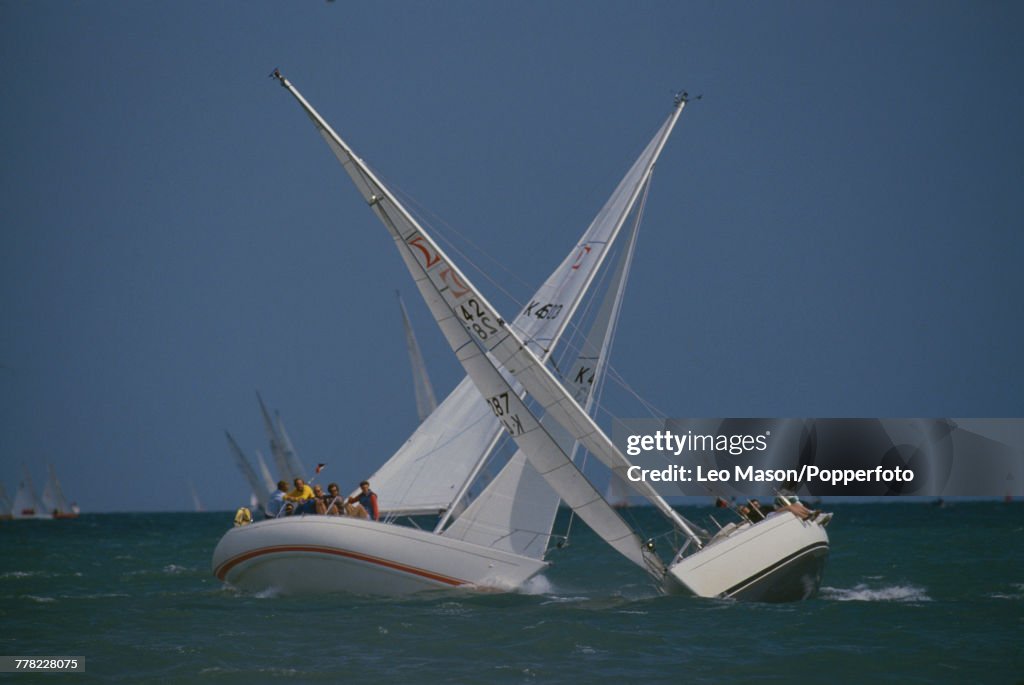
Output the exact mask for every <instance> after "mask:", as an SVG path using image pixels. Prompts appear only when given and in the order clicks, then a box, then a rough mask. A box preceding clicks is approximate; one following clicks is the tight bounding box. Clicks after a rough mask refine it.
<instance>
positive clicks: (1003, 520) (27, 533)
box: [0, 502, 1024, 685]
mask: <svg viewBox="0 0 1024 685" xmlns="http://www.w3.org/2000/svg"><path fill="white" fill-rule="evenodd" d="M828 508H829V509H831V510H832V511H834V512H835V514H836V515H835V519H834V520H833V521H832V523H831V525H830V526H829V535H830V537H831V542H832V553H831V556H830V558H829V561H828V566H827V567H826V570H825V580H824V583H823V587H822V591H821V594H820V596H819V597H817V598H815V599H812V600H809V601H805V602H800V603H794V604H779V605H771V604H754V603H742V602H734V601H725V600H707V599H696V598H688V597H663V596H659V595H658V594H657V593H656V592H655V590H654V588H653V587H652V586H651V585H650V584H649V583H648V582H647V581H646V578H645V576H644V574H642V573H641V572H640V571H639V570H638V569H636V568H635V567H633V566H632V565H631V564H629V563H628V562H626V561H624V560H621V559H620V558H619V557H618V556H617V554H616V553H615V552H614V551H612V550H611V549H610V548H608V547H606V546H605V545H604V544H603V543H602V542H601V541H600V540H599V539H598V538H597V537H596V536H594V535H593V534H592V533H591V532H590V531H589V529H587V527H586V525H585V524H583V523H582V522H580V521H578V520H577V521H575V522H574V523H573V526H572V538H571V543H570V544H569V545H568V546H567V547H565V548H564V549H560V550H556V551H554V552H552V554H551V555H550V560H551V561H552V562H553V563H552V566H551V568H550V569H548V570H547V571H546V572H545V573H544V574H543V575H542V576H540V577H537V578H535V579H534V580H533V581H531V583H530V584H529V586H528V587H527V588H524V589H523V590H522V591H521V592H517V593H512V594H483V593H466V592H455V591H445V592H439V593H437V594H429V595H426V596H419V597H414V598H407V599H379V598H369V597H358V596H349V595H331V596H319V597H281V596H275V595H274V594H273V593H270V592H268V593H261V594H255V595H254V594H246V593H242V592H238V591H236V590H234V589H232V588H230V587H227V586H225V585H224V584H223V583H221V582H220V581H218V580H217V579H216V578H214V577H213V575H212V572H211V570H210V557H211V554H212V552H213V548H214V546H215V545H216V543H217V540H218V539H219V538H220V536H221V535H222V534H223V532H224V531H225V530H226V529H227V528H228V527H230V525H231V520H232V517H233V513H232V512H214V513H203V514H194V513H140V514H96V515H88V514H87V515H83V516H81V517H80V518H79V519H77V520H73V521H3V522H0V625H2V626H3V630H2V631H0V632H2V634H0V654H2V655H10V656H78V657H81V658H82V659H84V662H85V668H86V671H85V673H66V674H59V675H58V674H48V675H39V674H34V675H23V674H0V680H2V681H10V682H47V683H49V682H54V683H57V682H75V683H87V682H103V683H139V682H141V683H146V682H158V681H159V682H162V683H246V684H249V683H278V684H279V683H283V682H296V683H339V682H343V681H352V682H369V683H488V684H490V683H577V682H579V683H592V682H597V683H600V682H609V683H610V682H615V683H636V682H644V683H652V682H653V683H659V682H666V683H667V682H684V683H746V682H756V683H786V684H787V685H794V684H795V683H808V682H825V683H864V682H871V683H945V682H948V683H964V682H971V683H1021V682H1024V544H1022V543H1024V504H1022V503H1020V502H1014V503H1009V504H1006V503H1002V502H958V503H956V504H955V505H953V506H947V507H944V508H940V507H936V506H932V505H930V504H926V503H894V504H835V505H831V504H830V505H829V507H828ZM681 510H682V511H683V513H684V514H685V515H687V516H689V517H692V518H694V519H698V520H699V519H702V518H704V517H706V515H707V514H708V513H714V510H712V509H707V508H702V509H701V508H685V507H684V508H682V509H681ZM628 516H629V517H632V518H633V519H634V521H635V522H636V523H637V524H639V525H641V526H642V527H650V528H654V527H655V526H656V521H657V514H656V513H655V512H654V511H653V510H650V509H633V510H629V513H628ZM567 522H568V513H567V512H565V511H563V512H560V514H559V522H558V526H557V527H556V530H564V529H565V526H566V524H567Z"/></svg>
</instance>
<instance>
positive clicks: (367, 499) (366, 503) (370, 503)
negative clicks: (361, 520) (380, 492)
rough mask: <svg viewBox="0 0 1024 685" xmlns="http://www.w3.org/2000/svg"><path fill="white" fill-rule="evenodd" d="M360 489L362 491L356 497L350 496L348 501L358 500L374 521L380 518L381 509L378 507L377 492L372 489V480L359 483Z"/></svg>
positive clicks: (351, 502)
mask: <svg viewBox="0 0 1024 685" xmlns="http://www.w3.org/2000/svg"><path fill="white" fill-rule="evenodd" d="M359 489H360V490H362V492H361V493H360V494H358V495H355V496H354V497H349V498H348V503H349V504H353V503H355V502H358V503H359V505H360V506H362V508H363V509H365V510H366V514H367V515H368V516H369V517H370V518H371V519H373V520H374V521H378V520H380V511H379V510H378V509H377V493H375V492H374V491H373V490H371V489H370V481H368V480H364V481H363V482H362V483H360V484H359Z"/></svg>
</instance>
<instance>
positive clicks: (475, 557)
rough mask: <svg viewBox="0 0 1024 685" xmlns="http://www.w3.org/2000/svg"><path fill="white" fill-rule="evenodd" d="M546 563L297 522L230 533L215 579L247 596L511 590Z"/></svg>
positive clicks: (324, 519) (317, 521)
mask: <svg viewBox="0 0 1024 685" xmlns="http://www.w3.org/2000/svg"><path fill="white" fill-rule="evenodd" d="M546 567H547V563H545V562H543V561H540V560H537V559H531V558H529V557H522V556H518V555H515V554H509V553H507V552H502V551H499V550H493V549H490V548H487V547H481V546H479V545H473V544H470V543H466V542H461V541H459V540H449V539H447V538H445V537H442V536H439V535H434V534H433V533H430V532H427V531H422V530H416V529H414V528H407V527H404V526H398V525H390V524H385V523H379V522H376V521H367V520H365V519H358V518H351V517H346V516H294V517H288V518H282V519H273V520H270V521H261V522H259V523H254V524H251V525H248V526H240V527H238V528H233V529H231V530H229V531H228V532H227V533H226V534H225V535H224V537H223V538H221V540H220V542H219V543H218V544H217V548H216V549H215V550H214V552H213V572H214V574H215V575H216V576H217V577H218V578H220V579H221V580H223V581H226V582H228V583H230V584H231V585H233V586H235V587H238V588H241V589H244V590H249V591H254V592H258V591H262V590H268V589H272V590H275V591H278V592H282V593H285V594H317V593H327V592H350V593H355V594H366V595H406V594H411V593H415V592H422V591H424V590H437V589H451V588H457V587H462V588H476V589H499V590H513V589H515V588H517V587H519V586H520V585H522V584H523V583H524V582H526V580H528V579H529V578H530V577H532V576H534V575H536V574H537V573H539V572H540V571H542V570H543V569H544V568H546Z"/></svg>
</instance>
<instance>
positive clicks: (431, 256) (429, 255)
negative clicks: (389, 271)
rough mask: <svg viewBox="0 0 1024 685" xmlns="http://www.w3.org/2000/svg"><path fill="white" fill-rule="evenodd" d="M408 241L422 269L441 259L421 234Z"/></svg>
mask: <svg viewBox="0 0 1024 685" xmlns="http://www.w3.org/2000/svg"><path fill="white" fill-rule="evenodd" d="M408 243H409V245H411V246H412V247H415V248H416V249H417V250H419V251H420V252H422V253H423V259H424V260H425V261H426V264H424V265H423V268H424V269H429V268H430V267H432V266H434V265H435V264H437V263H438V262H439V261H441V257H439V256H438V255H437V254H436V253H434V252H433V251H432V250H431V249H430V247H429V245H426V244H424V243H425V241H424V239H423V236H422V235H417V236H416V237H415V238H413V239H412V240H410V241H408ZM573 268H575V267H573Z"/></svg>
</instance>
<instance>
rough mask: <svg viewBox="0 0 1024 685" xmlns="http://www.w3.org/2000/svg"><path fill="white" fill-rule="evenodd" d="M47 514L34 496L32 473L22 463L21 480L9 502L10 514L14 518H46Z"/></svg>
mask: <svg viewBox="0 0 1024 685" xmlns="http://www.w3.org/2000/svg"><path fill="white" fill-rule="evenodd" d="M49 514H50V512H48V511H46V510H45V509H44V508H43V505H42V503H41V502H40V501H39V498H38V497H37V496H36V489H35V485H34V484H33V483H32V474H31V473H29V472H28V467H26V466H25V465H24V464H22V465H21V482H19V483H18V489H17V491H16V492H15V493H14V501H13V502H11V515H12V516H13V517H14V518H48V517H49Z"/></svg>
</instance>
